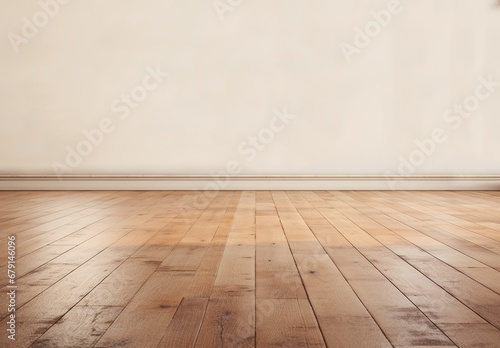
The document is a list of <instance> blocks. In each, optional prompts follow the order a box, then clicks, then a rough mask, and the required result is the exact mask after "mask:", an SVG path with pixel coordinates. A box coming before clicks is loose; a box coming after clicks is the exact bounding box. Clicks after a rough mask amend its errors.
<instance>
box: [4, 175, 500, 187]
mask: <svg viewBox="0 0 500 348" xmlns="http://www.w3.org/2000/svg"><path fill="white" fill-rule="evenodd" d="M0 190H500V176H470V175H460V176H383V175H343V176H341V175H240V176H232V177H215V176H206V175H168V176H162V175H73V176H61V177H59V176H50V175H46V176H42V175H0Z"/></svg>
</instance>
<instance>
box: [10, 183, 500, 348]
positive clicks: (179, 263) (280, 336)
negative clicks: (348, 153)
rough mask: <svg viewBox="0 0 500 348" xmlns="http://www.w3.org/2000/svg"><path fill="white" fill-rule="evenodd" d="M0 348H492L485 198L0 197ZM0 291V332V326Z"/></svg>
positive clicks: (497, 300) (498, 220)
mask: <svg viewBox="0 0 500 348" xmlns="http://www.w3.org/2000/svg"><path fill="white" fill-rule="evenodd" d="M0 203H1V205H0V248H1V249H0V251H1V252H0V266H1V268H0V269H3V270H5V265H6V264H7V257H6V253H5V251H6V250H7V237H8V236H9V235H12V234H15V235H16V238H17V239H16V245H17V260H16V272H17V279H16V285H17V289H16V291H17V298H16V300H17V303H16V304H17V307H16V315H17V317H16V320H17V337H16V341H10V340H8V339H7V335H6V334H5V332H6V330H2V332H3V333H2V334H1V335H0V346H1V347H36V348H43V347H54V348H56V347H72V348H73V347H98V348H105V347H141V348H142V347H203V348H205V347H209V348H210V347H255V346H257V347H391V346H392V347H437V346H439V347H457V346H458V347H495V346H498V344H499V342H500V214H499V212H500V192H495V191H488V192H486V191H484V192H482V191H467V192H461V191H454V192H439V191H391V192H389V191H221V192H215V191H214V192H193V191H136V192H129V191H99V192H87V191H81V192H74V191H72V192H63V191H55V192H50V191H47V192H35V191H32V192H30V191H25V192H24V191H23V192H16V191H4V192H0ZM7 285H8V283H7V278H6V277H5V276H4V275H3V274H2V276H1V277H0V320H1V322H3V323H5V322H6V321H7V315H8V312H7V303H8V302H7V301H8V296H7V291H8V289H9V288H8V287H7Z"/></svg>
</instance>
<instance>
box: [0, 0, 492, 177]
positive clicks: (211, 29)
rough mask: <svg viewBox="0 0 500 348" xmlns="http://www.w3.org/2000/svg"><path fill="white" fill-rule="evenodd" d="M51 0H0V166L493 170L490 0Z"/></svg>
mask: <svg viewBox="0 0 500 348" xmlns="http://www.w3.org/2000/svg"><path fill="white" fill-rule="evenodd" d="M54 1H55V0H45V1H44V0H42V1H41V3H37V2H35V1H29V2H28V1H22V2H18V1H5V0H4V1H2V2H1V8H2V10H1V11H0V31H1V32H2V33H3V35H4V39H3V40H1V41H0V76H1V79H0V98H1V104H0V174H53V173H54V165H55V163H56V162H57V163H59V164H58V165H56V168H58V169H59V172H61V173H67V174H211V173H214V172H217V171H223V170H226V171H227V170H229V169H228V168H233V169H234V168H236V167H238V168H240V169H241V171H237V170H234V172H238V173H241V174H385V173H388V172H391V173H393V174H398V173H405V174H406V173H408V174H499V173H500V156H499V149H500V136H499V134H500V84H499V86H496V87H491V86H488V83H486V86H484V85H485V83H484V80H488V79H493V80H494V81H499V82H500V63H499V62H500V40H499V38H500V7H495V3H496V1H493V0H491V1H490V0H418V1H409V0H406V1H405V0H401V3H400V4H399V5H398V4H397V3H390V1H379V0H322V1H310V0H296V1H293V0H292V1H291V0H276V1H265V0H246V1H245V0H243V1H239V0H221V1H216V2H213V1H212V0H206V1H189V0H183V1H180V0H178V1H177V0H169V1H165V0H143V1H131V0H106V1H97V0H85V1H84V0H72V1H68V0H66V1H64V4H63V1H62V0H61V1H59V2H57V3H56V2H54ZM393 1H394V0H393ZM41 4H48V5H43V6H42V5H41ZM54 4H57V6H55V5H54ZM214 5H216V6H215V7H214ZM42 7H44V8H45V10H42ZM40 11H44V12H43V13H49V15H44V14H43V13H41V12H40ZM373 11H377V13H379V14H378V17H379V21H380V22H381V23H382V24H383V25H380V24H376V23H375V22H373V21H374V20H375V17H377V16H374V15H373V13H372V12H373ZM380 11H382V12H380ZM387 11H392V14H391V15H390V16H391V18H390V20H389V17H388V16H387V14H388V13H391V12H387ZM33 16H34V17H35V18H33ZM23 17H26V18H27V21H29V23H30V24H26V23H27V22H26V20H24V19H23ZM33 22H36V23H35V24H33ZM371 22H372V23H371ZM357 28H359V30H358V29H357ZM379 29H380V30H379ZM365 30H368V34H369V35H371V37H369V40H368V41H367V40H366V37H363V35H365V34H360V31H361V32H365ZM378 31H380V33H377V32H378ZM363 39H364V40H363ZM363 41H366V42H368V43H369V44H368V45H367V47H362V48H361V46H364V45H363V43H364V42H363ZM355 43H358V44H361V45H358V47H356V45H355ZM16 51H17V53H16ZM345 52H355V53H352V55H350V56H346V54H345ZM155 70H156V71H157V72H154V71H155ZM158 71H159V72H158ZM164 72H168V76H164V75H166V74H164ZM480 77H482V79H483V82H480V79H479V78H480ZM489 85H491V83H489ZM495 88H496V89H495ZM131 92H133V93H135V94H134V95H135V98H136V101H137V102H135V101H134V100H133V98H132V100H131V101H130V102H129V103H130V104H129V105H131V106H126V105H127V104H126V101H125V100H121V99H120V98H121V95H122V94H125V95H126V94H130V93H131ZM476 94H477V96H476ZM478 97H479V99H477V98H478ZM142 99H144V100H142ZM480 99H481V100H480ZM463 102H467V103H469V105H471V106H472V107H470V108H471V109H474V110H473V112H471V113H470V114H471V115H470V116H469V117H466V118H463V117H462V116H459V115H457V114H456V113H455V112H447V110H449V109H450V108H451V109H453V107H454V104H460V103H463ZM475 102H478V103H477V104H478V105H477V109H476V105H474V103H475ZM135 104H137V105H135ZM132 105H133V107H132ZM284 110H286V111H284ZM287 114H288V116H287ZM292 115H294V116H295V117H293V116H292ZM99 127H100V128H101V129H102V130H99V131H95V130H94V129H97V128H99ZM266 128H267V129H266ZM271 129H274V131H272V130H271ZM84 130H87V131H88V132H90V134H91V135H92V136H93V137H94V138H93V139H94V142H95V144H92V143H91V142H85V139H86V137H85V135H84V134H83V133H82V132H83V131H84ZM106 132H107V133H106ZM101 135H102V136H101ZM254 135H257V138H258V137H259V135H260V137H261V138H260V139H261V140H262V141H264V142H265V141H267V140H270V137H273V140H272V141H269V143H267V144H261V143H260V140H257V141H258V142H259V143H258V144H257V145H255V146H257V147H258V148H262V149H260V150H256V149H254V147H255V146H252V145H251V144H250V143H248V137H249V136H254ZM432 137H434V140H428V141H427V140H425V141H424V139H426V138H432ZM419 140H420V142H421V143H422V144H423V145H421V146H422V147H425V149H424V150H425V151H424V150H419V147H418V145H417V144H416V141H417V142H418V141H419ZM245 141H247V143H244V142H245ZM70 149H71V150H70ZM78 149H79V150H80V151H81V152H82V154H83V155H82V156H80V155H75V154H73V155H70V156H68V151H70V152H71V151H73V150H74V151H75V152H77V151H78ZM426 151H427V154H425V152H426ZM78 156H79V157H81V159H79V158H78ZM406 161H408V163H406ZM402 163H405V164H402ZM64 166H66V167H64Z"/></svg>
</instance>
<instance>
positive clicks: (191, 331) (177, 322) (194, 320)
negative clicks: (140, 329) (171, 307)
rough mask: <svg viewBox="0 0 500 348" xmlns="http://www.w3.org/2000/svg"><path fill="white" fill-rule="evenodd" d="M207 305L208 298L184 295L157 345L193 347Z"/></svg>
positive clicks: (182, 347) (179, 347)
mask: <svg viewBox="0 0 500 348" xmlns="http://www.w3.org/2000/svg"><path fill="white" fill-rule="evenodd" d="M207 305H208V298H200V297H198V298H189V297H184V298H183V300H182V302H181V304H180V305H179V308H178V309H177V311H176V312H175V315H174V317H173V318H172V321H171V322H170V324H169V325H168V327H167V330H166V331H165V333H164V334H163V338H162V339H161V341H160V343H159V344H158V347H170V348H184V347H185V348H188V347H194V345H195V343H196V339H197V338H198V333H199V331H200V327H201V323H202V321H203V317H204V316H205V311H206V309H207Z"/></svg>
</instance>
